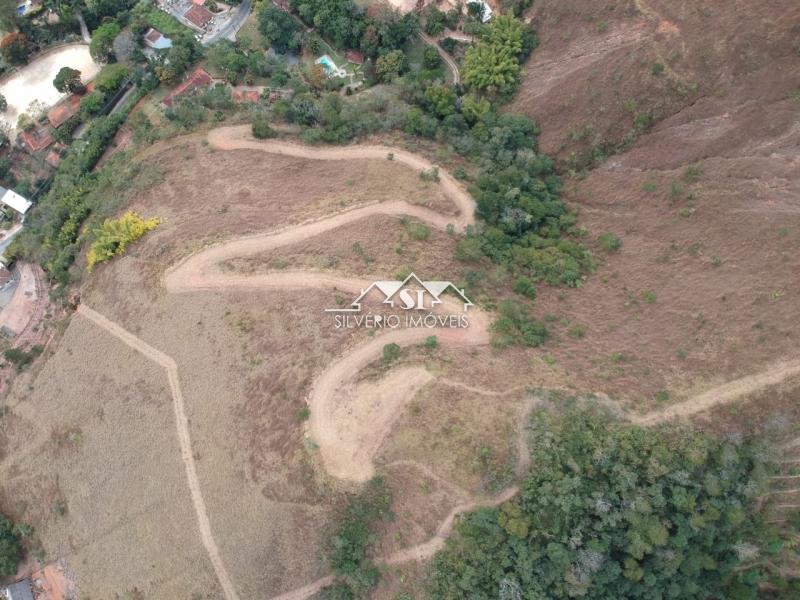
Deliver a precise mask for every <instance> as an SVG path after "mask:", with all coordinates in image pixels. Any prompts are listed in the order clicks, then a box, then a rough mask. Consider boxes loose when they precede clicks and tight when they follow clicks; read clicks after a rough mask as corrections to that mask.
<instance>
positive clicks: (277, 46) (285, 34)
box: [258, 3, 300, 53]
mask: <svg viewBox="0 0 800 600" xmlns="http://www.w3.org/2000/svg"><path fill="white" fill-rule="evenodd" d="M258 27H259V31H261V35H263V36H264V41H265V42H266V43H267V44H268V45H269V46H271V47H272V48H273V49H274V50H275V51H276V52H280V53H284V52H287V51H289V50H292V51H293V50H297V48H298V40H297V35H296V34H297V32H298V31H299V30H300V25H299V24H298V23H297V21H295V20H294V19H293V18H292V16H291V15H289V14H286V12H284V11H282V10H281V9H280V8H278V7H277V6H275V5H273V4H271V3H264V4H263V5H262V7H261V9H260V11H259V13H258Z"/></svg>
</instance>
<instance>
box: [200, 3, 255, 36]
mask: <svg viewBox="0 0 800 600" xmlns="http://www.w3.org/2000/svg"><path fill="white" fill-rule="evenodd" d="M252 4H253V3H252V0H244V1H243V2H242V3H241V4H240V5H239V7H238V8H236V9H235V11H236V14H234V15H233V16H232V17H231V18H230V20H229V21H228V24H227V25H225V27H223V28H221V29H220V30H219V31H217V33H215V34H214V35H213V36H211V37H210V38H208V39H207V40H203V45H204V46H210V45H211V44H213V43H214V42H218V41H219V40H221V39H225V38H229V37H233V36H234V35H235V34H236V32H237V31H239V29H240V28H241V26H242V25H244V22H245V21H246V20H247V17H249V16H250V12H251V11H252V9H253V6H252Z"/></svg>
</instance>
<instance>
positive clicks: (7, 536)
mask: <svg viewBox="0 0 800 600" xmlns="http://www.w3.org/2000/svg"><path fill="white" fill-rule="evenodd" d="M21 560H22V544H21V543H20V538H19V534H18V533H17V529H16V528H15V527H14V524H13V523H12V522H11V521H9V520H8V519H6V518H5V517H4V516H2V515H0V577H10V576H12V575H14V574H15V573H16V572H17V567H18V566H19V563H20V561H21Z"/></svg>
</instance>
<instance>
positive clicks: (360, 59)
mask: <svg viewBox="0 0 800 600" xmlns="http://www.w3.org/2000/svg"><path fill="white" fill-rule="evenodd" d="M344 57H345V58H346V59H347V60H349V61H350V62H351V63H355V64H357V65H363V64H364V53H363V52H359V51H358V50H348V51H347V52H345V53H344Z"/></svg>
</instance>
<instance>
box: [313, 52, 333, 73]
mask: <svg viewBox="0 0 800 600" xmlns="http://www.w3.org/2000/svg"><path fill="white" fill-rule="evenodd" d="M317 62H318V63H319V64H321V65H322V68H323V69H325V72H326V73H334V72H336V70H337V69H336V63H334V62H333V61H332V60H331V57H330V56H328V55H327V54H323V55H322V56H320V57H319V58H318V59H317Z"/></svg>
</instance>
